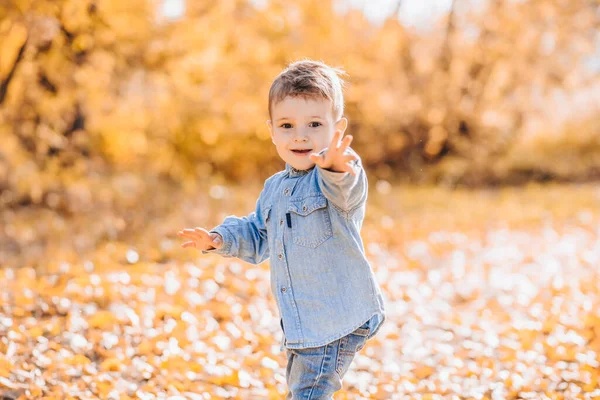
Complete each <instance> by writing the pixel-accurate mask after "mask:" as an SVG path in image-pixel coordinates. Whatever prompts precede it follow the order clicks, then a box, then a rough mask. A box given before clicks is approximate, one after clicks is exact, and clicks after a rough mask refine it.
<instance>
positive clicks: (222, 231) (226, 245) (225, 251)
mask: <svg viewBox="0 0 600 400" xmlns="http://www.w3.org/2000/svg"><path fill="white" fill-rule="evenodd" d="M208 232H209V233H218V234H219V235H221V237H222V238H223V245H222V246H221V247H220V248H218V249H210V250H202V254H209V253H215V254H220V255H222V256H228V255H229V253H230V252H231V245H232V243H233V237H232V236H231V234H230V233H229V231H228V230H227V229H226V228H223V227H219V226H217V227H216V228H213V229H211V230H210V231H208Z"/></svg>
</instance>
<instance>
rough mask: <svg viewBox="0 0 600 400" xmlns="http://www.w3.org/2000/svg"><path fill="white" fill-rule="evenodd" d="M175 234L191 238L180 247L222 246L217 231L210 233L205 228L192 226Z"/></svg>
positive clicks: (204, 247)
mask: <svg viewBox="0 0 600 400" xmlns="http://www.w3.org/2000/svg"><path fill="white" fill-rule="evenodd" d="M177 234H178V235H179V236H181V237H184V238H188V239H192V240H190V241H189V242H185V243H183V244H182V245H181V247H194V248H196V249H198V250H203V251H206V250H212V249H220V248H221V246H223V238H222V237H221V235H219V234H218V233H210V232H208V231H207V230H206V229H202V228H193V229H184V230H181V231H179V232H177Z"/></svg>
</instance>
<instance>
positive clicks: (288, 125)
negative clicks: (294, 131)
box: [280, 123, 292, 129]
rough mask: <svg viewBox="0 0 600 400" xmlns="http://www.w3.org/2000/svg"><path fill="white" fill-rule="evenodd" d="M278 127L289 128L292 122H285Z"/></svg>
mask: <svg viewBox="0 0 600 400" xmlns="http://www.w3.org/2000/svg"><path fill="white" fill-rule="evenodd" d="M280 127H281V128H283V129H290V128H291V127H292V124H287V123H285V124H281V125H280Z"/></svg>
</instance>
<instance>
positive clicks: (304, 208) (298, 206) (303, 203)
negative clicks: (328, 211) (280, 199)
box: [288, 196, 327, 216]
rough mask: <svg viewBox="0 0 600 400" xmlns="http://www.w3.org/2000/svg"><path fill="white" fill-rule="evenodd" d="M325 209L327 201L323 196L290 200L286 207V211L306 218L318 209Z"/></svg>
mask: <svg viewBox="0 0 600 400" xmlns="http://www.w3.org/2000/svg"><path fill="white" fill-rule="evenodd" d="M325 207H327V199H326V198H325V196H309V197H304V198H302V199H298V200H292V201H291V202H290V206H289V207H288V211H292V212H294V213H296V214H298V215H302V216H306V215H308V214H310V213H311V212H313V211H315V210H318V209H319V208H325Z"/></svg>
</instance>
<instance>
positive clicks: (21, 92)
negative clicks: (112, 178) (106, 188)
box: [0, 0, 600, 207]
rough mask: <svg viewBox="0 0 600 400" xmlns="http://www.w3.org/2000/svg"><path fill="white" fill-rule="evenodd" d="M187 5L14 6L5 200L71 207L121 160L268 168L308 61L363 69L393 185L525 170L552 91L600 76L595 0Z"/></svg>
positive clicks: (358, 119)
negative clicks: (411, 26) (280, 78)
mask: <svg viewBox="0 0 600 400" xmlns="http://www.w3.org/2000/svg"><path fill="white" fill-rule="evenodd" d="M186 7H187V8H186V10H185V14H184V15H182V16H181V18H171V19H168V18H164V17H162V16H161V15H160V13H159V12H158V10H159V9H160V7H157V3H156V2H155V1H150V0H133V1H129V2H122V1H116V0H80V1H76V0H59V1H55V0H52V1H50V0H39V1H36V2H31V1H26V0H15V1H13V2H10V3H9V4H8V5H7V4H5V3H2V5H0V20H1V21H2V22H1V23H0V34H1V35H2V37H3V41H2V43H1V44H0V140H1V143H2V147H1V148H0V204H26V203H29V202H34V203H45V204H47V205H49V206H51V207H61V206H68V205H69V204H71V203H72V201H71V200H70V197H69V196H71V195H72V193H71V194H69V190H68V188H69V187H70V186H71V185H72V184H73V183H75V182H79V183H82V182H83V183H85V182H86V180H87V179H92V178H93V177H94V176H96V175H97V174H102V173H104V172H105V171H107V169H112V170H116V171H131V172H139V173H151V174H157V175H164V176H168V177H171V178H174V179H186V177H191V176H216V177H224V178H231V179H240V178H241V177H243V176H246V177H247V176H249V175H252V176H257V177H259V178H260V177H264V176H266V175H267V174H268V173H270V172H273V171H275V170H276V169H278V168H281V166H282V165H281V162H280V160H278V158H277V155H276V152H275V151H274V150H273V148H272V146H271V143H270V140H269V137H268V132H267V130H266V126H265V120H266V119H267V105H266V100H267V94H268V89H269V86H270V84H271V81H272V79H273V78H274V77H275V76H276V75H277V73H278V72H279V71H280V70H281V68H282V67H283V66H285V64H287V63H288V62H290V61H293V60H296V59H299V58H304V57H310V58H315V59H321V60H323V61H325V62H327V63H329V64H332V65H336V66H342V67H343V68H345V69H346V70H347V72H348V74H349V77H350V79H349V85H348V88H347V91H346V101H347V114H348V116H349V117H350V131H351V132H352V133H353V134H354V135H355V137H356V141H355V146H356V147H357V148H358V149H359V151H360V153H361V155H362V156H363V159H364V160H365V162H366V163H367V164H368V165H369V166H370V167H373V168H372V169H371V171H372V172H374V173H375V174H376V175H378V176H379V177H382V178H386V179H393V178H395V176H394V172H395V171H406V172H407V176H412V177H415V178H416V179H429V180H436V181H440V180H441V181H447V182H455V181H463V182H476V181H478V182H485V181H494V180H504V181H506V180H508V181H510V179H511V177H514V174H515V173H517V174H520V173H521V172H522V168H524V165H525V164H523V162H522V160H517V159H515V156H514V155H515V154H523V153H524V150H523V143H528V140H529V139H528V138H529V137H530V135H531V133H533V134H539V133H540V132H542V133H544V134H546V133H547V132H550V131H554V130H556V128H555V127H554V126H552V125H551V124H552V123H554V122H553V120H552V119H551V118H550V116H551V114H552V113H553V110H552V109H548V102H547V100H548V99H552V98H554V97H556V96H558V95H562V96H570V95H572V94H574V93H578V92H579V91H581V90H582V88H586V87H593V86H594V85H599V83H600V82H599V78H598V74H597V71H593V70H592V69H590V68H588V67H586V66H585V63H586V62H587V60H589V58H590V57H592V55H593V54H594V51H596V50H595V46H597V43H596V42H597V34H596V32H597V29H598V24H599V21H598V14H597V5H596V4H595V2H593V1H589V0H575V1H571V2H568V3H565V2H558V3H557V2H555V1H551V0H535V1H533V0H532V1H527V2H511V1H502V0H494V1H490V2H487V3H485V7H483V8H481V9H479V10H477V11H471V10H470V9H469V4H468V3H467V2H465V1H464V0H454V2H453V3H452V8H451V11H450V12H449V13H448V15H447V17H446V19H445V20H444V21H441V24H440V25H439V27H438V29H434V30H433V31H432V32H433V33H431V34H417V33H415V32H412V31H410V30H407V29H406V28H405V27H404V26H403V25H402V24H401V23H400V22H399V21H398V20H397V19H396V18H389V19H388V20H386V21H385V22H384V23H383V24H382V25H381V26H376V25H373V24H371V23H369V21H367V20H366V19H365V17H364V15H363V14H362V13H361V12H359V11H355V10H351V11H348V12H346V13H343V14H342V13H339V12H337V11H335V10H334V8H333V2H323V1H316V0H300V1H297V2H294V3H291V4H290V3H289V2H284V1H283V0H272V1H269V2H265V3H264V4H259V3H255V2H251V1H248V0H225V1H220V2H208V1H197V2H188V3H187V4H186ZM593 118H595V117H593V116H592V118H590V119H588V120H589V121H593V120H594V119H593ZM572 120H573V121H572V122H573V123H576V122H577V121H576V120H577V118H576V117H575V116H574V117H572ZM540 121H541V123H540ZM544 121H546V122H545V123H544ZM534 122H535V123H534ZM536 124H537V125H536ZM584 126H588V125H584ZM532 127H533V128H532ZM534 128H535V129H534ZM585 131H586V132H589V134H590V135H597V133H598V132H597V128H595V127H589V129H587V130H585ZM581 143H586V144H585V145H583V144H582V146H588V148H586V151H585V154H590V153H593V149H590V148H589V146H594V143H595V142H593V141H589V140H588V141H582V142H581ZM539 148H540V149H544V147H543V146H541V147H539ZM574 148H578V147H577V146H575V147H574ZM591 150H592V151H591ZM544 151H545V150H544ZM549 154H550V153H549ZM552 154H553V153H552ZM536 160H538V161H539V163H540V164H539V165H537V166H532V165H529V166H527V167H526V168H529V169H536V168H537V169H540V170H544V171H546V174H549V175H552V176H555V177H562V178H578V177H585V176H590V173H591V172H590V171H594V170H596V171H597V170H599V168H600V160H597V159H596V158H594V157H591V156H585V157H582V158H581V160H583V161H581V162H582V163H583V164H582V165H578V166H577V167H574V168H573V169H572V170H570V169H564V168H562V169H561V170H556V169H555V168H554V166H553V162H552V160H544V158H543V157H538V158H537V159H536ZM421 171H423V172H421Z"/></svg>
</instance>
